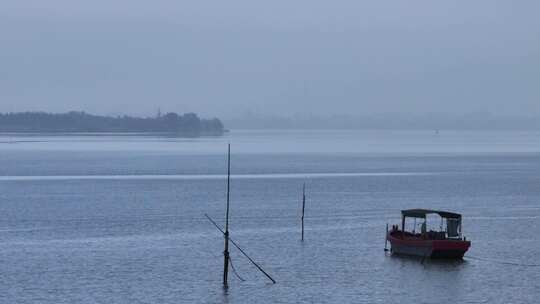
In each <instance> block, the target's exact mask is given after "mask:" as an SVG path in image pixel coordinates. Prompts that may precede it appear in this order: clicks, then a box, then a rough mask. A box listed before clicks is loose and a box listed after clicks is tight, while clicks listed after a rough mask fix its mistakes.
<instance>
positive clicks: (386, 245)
mask: <svg viewBox="0 0 540 304" xmlns="http://www.w3.org/2000/svg"><path fill="white" fill-rule="evenodd" d="M384 251H388V223H386V235H385V236H384Z"/></svg>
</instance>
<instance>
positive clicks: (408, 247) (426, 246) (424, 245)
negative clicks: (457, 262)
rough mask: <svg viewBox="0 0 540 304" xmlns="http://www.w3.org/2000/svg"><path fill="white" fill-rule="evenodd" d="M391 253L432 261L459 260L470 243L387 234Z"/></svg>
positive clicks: (400, 233)
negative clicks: (438, 259) (431, 259)
mask: <svg viewBox="0 0 540 304" xmlns="http://www.w3.org/2000/svg"><path fill="white" fill-rule="evenodd" d="M388 241H389V242H390V244H391V245H392V249H391V250H392V253H396V254H404V255H412V256H419V257H422V258H433V259H437V258H440V259H461V258H463V255H464V254H465V252H467V250H468V249H469V247H470V246H471V242H469V241H463V240H451V239H445V240H429V239H423V238H422V237H420V236H418V235H413V234H410V233H407V232H406V233H405V234H403V233H402V232H401V231H393V232H390V233H388Z"/></svg>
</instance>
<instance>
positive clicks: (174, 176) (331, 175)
mask: <svg viewBox="0 0 540 304" xmlns="http://www.w3.org/2000/svg"><path fill="white" fill-rule="evenodd" d="M434 174H436V173H423V172H374V173H366V172H363V173H359V172H358V173H266V174H235V175H231V178H235V179H279V178H288V179H305V178H335V177H363V176H366V177H369V176H423V175H434ZM225 178H227V176H226V175H225V174H171V175H167V174H163V175H159V174H146V175H145V174H143V175H34V176H19V175H12V176H0V181H64V180H215V179H225Z"/></svg>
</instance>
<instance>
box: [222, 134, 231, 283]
mask: <svg viewBox="0 0 540 304" xmlns="http://www.w3.org/2000/svg"><path fill="white" fill-rule="evenodd" d="M230 187H231V144H229V148H228V153H227V212H226V216H225V233H224V235H225V250H223V287H224V288H228V287H229V283H228V275H229V198H230V189H231V188H230Z"/></svg>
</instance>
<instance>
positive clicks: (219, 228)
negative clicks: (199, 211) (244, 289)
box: [204, 214, 276, 284]
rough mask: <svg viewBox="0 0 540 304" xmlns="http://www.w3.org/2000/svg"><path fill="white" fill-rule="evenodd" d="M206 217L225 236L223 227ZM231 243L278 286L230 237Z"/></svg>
mask: <svg viewBox="0 0 540 304" xmlns="http://www.w3.org/2000/svg"><path fill="white" fill-rule="evenodd" d="M204 216H206V218H207V219H208V220H209V221H210V222H212V224H214V226H216V228H217V229H218V230H219V231H221V233H223V234H225V232H224V231H223V229H221V227H219V226H218V224H217V223H216V222H214V220H213V219H212V218H211V217H210V216H208V214H205V215H204ZM229 241H231V243H232V244H233V245H234V247H236V248H237V249H238V250H239V251H240V252H241V253H242V254H243V255H244V256H245V257H246V258H247V259H248V260H249V261H250V262H251V263H252V264H253V265H255V267H257V269H259V270H260V271H261V272H262V273H263V274H264V275H265V276H266V277H267V278H268V279H270V281H272V283H274V284H276V281H275V280H274V279H273V278H272V277H271V276H270V275H269V274H268V273H267V272H266V271H264V270H263V269H262V268H261V266H259V264H257V263H256V262H255V261H254V260H253V259H252V258H250V257H249V255H248V254H247V253H246V252H245V251H244V250H242V248H240V246H239V245H238V244H237V243H236V242H235V241H234V240H233V239H231V238H230V237H229Z"/></svg>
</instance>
